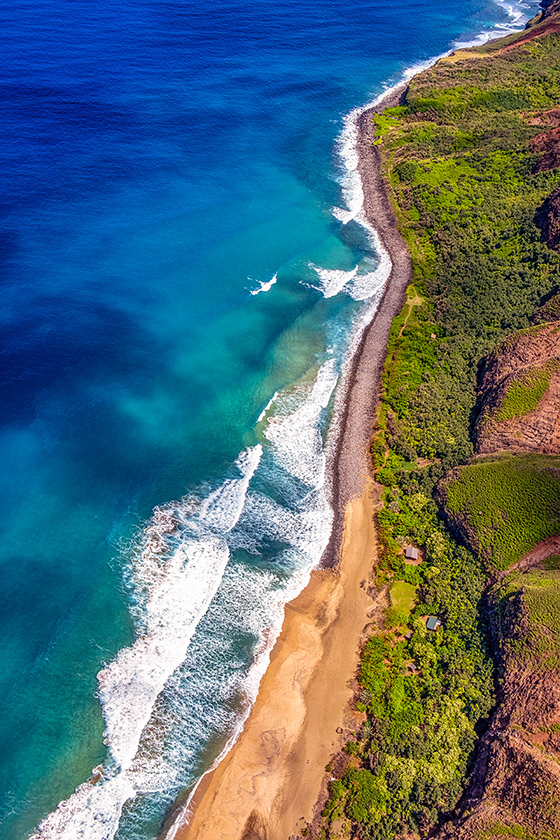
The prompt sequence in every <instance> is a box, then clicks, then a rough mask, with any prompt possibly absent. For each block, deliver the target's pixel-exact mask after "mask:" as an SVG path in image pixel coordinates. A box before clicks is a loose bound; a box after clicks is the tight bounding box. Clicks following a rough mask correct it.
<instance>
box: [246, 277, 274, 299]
mask: <svg viewBox="0 0 560 840" xmlns="http://www.w3.org/2000/svg"><path fill="white" fill-rule="evenodd" d="M277 280H278V275H277V274H274V275H273V276H272V277H271V278H270V280H261V283H260V285H259V287H258V289H249V291H250V293H251V294H252V295H260V293H261V292H269V291H270V290H271V289H272V287H273V286H274V284H275V283H276V282H277Z"/></svg>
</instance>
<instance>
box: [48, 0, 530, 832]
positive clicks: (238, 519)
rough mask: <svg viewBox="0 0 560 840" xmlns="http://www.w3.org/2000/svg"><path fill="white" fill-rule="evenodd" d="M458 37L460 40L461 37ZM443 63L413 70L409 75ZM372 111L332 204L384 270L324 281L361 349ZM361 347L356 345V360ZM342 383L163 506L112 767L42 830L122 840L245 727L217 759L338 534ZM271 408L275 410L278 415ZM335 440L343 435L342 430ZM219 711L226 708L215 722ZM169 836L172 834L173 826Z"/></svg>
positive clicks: (146, 568)
mask: <svg viewBox="0 0 560 840" xmlns="http://www.w3.org/2000/svg"><path fill="white" fill-rule="evenodd" d="M496 2H498V3H501V0H496ZM501 5H503V6H504V7H505V8H506V10H507V11H508V13H509V14H510V18H511V20H512V26H515V24H517V26H519V24H520V22H521V21H522V19H523V17H524V16H525V15H524V13H523V12H522V11H521V10H522V9H523V7H522V6H514V5H511V4H506V3H505V2H504V3H501ZM505 28H507V27H506V25H500V26H498V27H496V29H500V30H502V29H505ZM458 46H459V43H458V44H456V45H455V47H458ZM460 46H463V44H461V45H460ZM465 46H466V45H465ZM434 60H435V59H434ZM431 63H432V62H425V63H423V64H422V65H416V66H414V67H411V68H409V69H408V70H407V71H406V72H405V74H404V76H403V79H402V81H401V82H399V84H402V83H403V82H405V81H408V80H409V79H410V78H412V76H413V75H415V73H417V72H419V71H420V70H422V69H424V68H425V67H427V66H429V64H431ZM387 92H388V91H387V90H386V91H384V92H383V93H382V94H381V95H380V97H379V98H378V100H377V101H379V99H381V98H382V97H383V96H385V95H386V93H387ZM373 104H375V103H371V105H373ZM371 105H370V106H367V107H371ZM361 111H362V109H359V110H358V109H356V110H355V111H353V112H352V113H351V114H349V115H348V117H347V118H346V120H345V127H344V131H343V132H342V135H341V140H340V145H339V152H340V156H341V160H342V162H343V165H344V169H345V179H344V183H343V197H344V201H345V204H346V208H344V209H342V208H335V209H334V210H333V213H334V214H335V216H336V217H337V218H338V219H339V220H340V221H342V222H343V223H345V224H347V223H349V222H350V221H351V220H355V221H356V222H358V223H359V224H363V225H364V227H365V228H366V230H367V231H368V236H370V238H371V242H372V250H374V251H375V253H376V254H377V255H378V256H379V264H378V265H377V266H376V267H375V268H374V269H372V271H364V270H363V269H364V266H363V265H361V266H360V267H359V268H357V269H353V270H352V271H351V272H342V274H344V275H345V276H344V282H342V279H343V278H342V276H341V275H340V273H338V274H337V277H336V279H335V277H334V273H333V270H331V269H321V268H317V267H315V268H316V272H317V275H318V277H319V278H320V280H322V281H324V282H325V288H326V289H331V290H332V289H333V288H335V287H337V286H340V288H339V291H340V290H344V291H345V292H346V293H348V294H349V295H351V296H352V297H353V298H354V299H356V300H367V301H368V303H367V306H366V307H364V309H363V310H362V311H361V313H360V315H359V318H358V320H357V322H356V324H355V327H354V331H353V334H352V340H351V352H353V350H354V348H355V346H356V345H357V342H358V341H359V339H360V337H361V335H362V332H363V329H364V328H365V326H366V325H367V324H368V323H369V322H370V320H371V318H372V317H373V314H374V312H375V309H376V308H377V302H378V299H379V296H380V294H381V292H382V289H383V287H384V283H385V281H386V279H387V277H388V275H389V273H390V268H391V265H390V260H389V257H388V254H387V253H386V252H385V251H384V249H383V246H382V244H381V242H380V240H379V237H378V235H377V233H376V232H375V231H374V230H373V229H372V228H371V227H370V226H369V225H368V224H367V220H366V219H365V216H364V213H363V201H364V198H363V189H362V185H361V179H360V176H359V172H358V158H357V150H356V138H357V119H358V116H359V114H360V113H361ZM319 272H322V273H323V276H321V274H320V273H319ZM349 275H352V276H351V277H350V276H349ZM276 280H277V277H276V275H274V277H273V278H271V280H269V281H267V282H262V283H261V285H260V287H259V288H258V289H255V290H253V291H251V294H259V293H260V292H261V291H262V292H265V291H268V290H269V289H270V288H271V287H272V285H273V284H274V283H275V282H276ZM336 293H337V292H334V294H336ZM326 296H330V295H326ZM349 358H350V354H349V355H348V357H347V361H348V359H349ZM336 381H337V376H336V367H335V364H334V360H330V361H329V362H327V363H325V364H324V365H323V366H322V367H321V368H320V370H319V372H318V375H317V377H316V379H315V380H314V381H313V382H312V383H309V384H307V385H300V386H297V387H296V388H295V389H293V390H292V392H291V393H287V394H278V393H276V394H275V395H274V397H273V398H272V399H271V400H270V402H269V403H268V405H267V406H266V408H265V409H264V410H263V412H262V413H261V415H260V416H259V421H258V422H259V423H260V422H262V421H265V420H266V425H265V428H264V430H263V434H264V438H265V441H266V442H267V443H266V444H265V451H264V453H263V448H262V447H260V446H258V447H253V448H252V449H250V450H247V451H246V452H245V453H242V455H241V456H240V458H239V459H238V462H237V469H238V471H239V473H240V477H238V478H230V479H226V481H224V482H223V484H222V485H221V486H220V487H219V488H218V489H217V490H215V491H213V492H212V493H210V494H208V495H207V496H206V498H205V499H204V500H202V502H200V501H197V500H196V499H188V500H183V502H181V503H179V504H172V505H166V506H165V507H162V508H159V509H157V510H156V511H155V512H154V516H153V519H152V521H151V522H150V523H149V525H148V527H147V528H146V529H145V531H144V535H143V539H142V542H141V545H140V547H139V549H138V551H137V552H136V555H135V558H134V563H133V571H132V575H131V581H132V589H133V593H134V598H135V606H134V612H135V615H136V617H137V619H138V624H139V636H138V638H137V639H136V641H135V642H134V644H133V645H132V646H131V647H129V648H126V649H124V650H122V651H121V652H120V653H119V654H118V655H117V657H116V658H115V659H114V660H113V662H111V663H110V664H109V665H108V666H107V668H105V669H103V671H101V672H100V674H99V696H100V699H101V701H102V703H103V710H104V714H105V720H106V740H107V744H108V747H109V754H110V759H111V760H110V761H109V762H108V765H109V766H108V767H106V768H104V771H103V772H104V775H103V777H101V778H100V779H95V780H94V779H92V780H90V781H89V782H86V783H85V784H83V785H81V786H80V787H79V788H78V789H77V790H76V792H75V793H74V794H73V795H72V796H71V797H69V798H68V799H67V800H65V801H64V802H61V803H60V804H59V806H58V807H57V809H56V810H55V811H54V812H53V813H51V814H50V815H48V816H47V817H46V818H45V819H44V820H43V821H42V823H41V824H40V826H39V828H38V829H37V831H36V833H35V834H34V835H33V838H32V840H55V839H56V840H111V838H113V837H114V835H115V832H116V830H117V827H118V824H119V819H120V815H121V811H122V808H123V805H124V803H125V802H127V801H128V800H130V799H132V798H134V797H135V796H136V795H137V793H138V792H139V791H161V790H166V789H167V790H169V789H170V787H171V786H172V785H173V784H179V783H180V780H181V779H182V775H181V773H182V770H183V768H184V766H185V762H186V759H187V758H190V759H192V758H193V749H194V747H193V746H192V740H193V730H196V731H195V732H194V735H197V736H198V737H199V739H204V738H205V737H207V736H208V732H209V730H210V729H211V726H214V729H215V731H216V727H217V730H218V731H219V730H220V728H221V729H222V731H223V729H224V728H225V727H226V725H229V724H230V723H231V719H230V718H229V717H228V716H227V714H226V713H225V712H224V711H223V710H220V702H221V701H222V700H224V701H225V700H226V699H227V698H230V697H231V696H232V694H235V692H238V693H239V692H241V693H242V694H243V696H244V697H245V703H244V705H243V708H242V711H241V713H240V712H239V711H237V712H236V714H237V723H236V726H235V727H234V729H233V732H232V735H231V737H230V739H229V741H228V743H227V744H226V746H225V747H224V749H223V751H222V753H221V755H220V756H219V757H218V759H217V760H216V762H215V764H217V763H218V762H219V760H220V759H221V757H222V756H223V755H224V754H225V753H226V752H227V751H228V749H229V748H230V747H231V745H232V744H233V743H234V741H235V740H236V738H237V737H238V734H239V732H240V730H241V728H242V725H243V722H244V720H245V719H246V716H247V714H248V713H249V710H250V707H251V704H252V703H253V702H254V699H255V697H256V694H257V691H258V686H259V683H260V680H261V678H262V675H263V674H264V671H265V670H266V667H267V664H268V661H269V657H270V651H271V649H272V646H273V644H274V641H275V640H276V638H277V636H278V634H279V632H280V628H281V625H282V620H283V614H284V607H285V604H286V603H287V601H289V600H291V599H292V598H293V597H295V596H296V595H297V594H298V592H300V591H301V590H302V589H303V587H304V586H305V584H306V583H307V581H308V579H309V574H310V572H311V569H312V568H313V566H314V565H316V564H317V562H318V561H319V559H320V557H321V555H322V553H323V551H324V549H325V547H326V545H327V542H328V539H329V535H330V530H331V527H332V511H331V509H330V506H329V504H328V500H327V494H326V490H325V486H324V481H325V454H324V449H323V446H322V439H321V433H320V424H321V418H322V416H323V412H324V409H325V408H326V406H327V405H328V403H329V401H330V399H331V396H332V393H333V389H334V388H335V385H336ZM341 399H342V389H338V393H337V404H338V403H339V400H341ZM273 406H274V409H275V411H274V413H271V409H272V407H273ZM335 415H336V411H335ZM329 439H331V440H332V439H333V433H332V432H331V434H330V435H329ZM265 462H268V466H267V464H266V463H265ZM259 465H260V467H259ZM263 466H264V467H265V470H264V472H265V474H266V471H267V470H268V472H269V475H270V476H273V474H274V470H275V469H277V468H280V470H281V471H282V472H283V473H286V476H287V477H288V479H287V484H286V486H288V483H289V481H288V480H289V478H293V479H295V481H296V482H302V483H303V485H304V486H305V488H307V489H306V490H305V491H304V495H303V496H301V494H300V496H299V498H296V496H295V495H294V496H292V495H290V493H291V490H290V493H288V490H286V493H288V495H289V496H290V504H289V505H288V506H284V505H283V504H281V503H280V502H278V501H273V500H272V499H271V498H269V497H268V496H265V495H263V494H262V493H256V492H254V491H251V489H250V482H251V478H252V476H253V475H254V472H255V470H256V469H257V467H259V469H261V468H262V467H263ZM267 539H268V540H273V541H276V542H280V543H284V544H285V545H286V549H285V550H284V552H283V553H282V554H281V555H280V557H279V558H278V572H277V573H274V572H273V571H271V570H268V571H264V570H257V569H250V570H249V569H248V568H247V567H246V566H243V565H242V564H234V565H232V564H229V565H228V560H229V558H230V554H231V552H232V551H233V550H235V549H236V548H238V547H245V548H247V549H248V550H253V551H255V552H257V551H258V549H259V545H260V544H261V542H262V540H267ZM205 622H208V633H206V634H204V635H203V637H202V638H200V639H199V640H198V642H197V643H194V644H193V642H192V640H193V634H194V633H195V630H196V629H197V628H198V627H201V626H204V625H205ZM220 628H221V630H220ZM234 629H235V630H236V631H237V632H247V633H252V634H254V635H255V636H258V638H259V642H258V644H257V647H256V649H255V650H254V652H253V661H252V665H251V667H250V668H249V670H248V672H247V673H244V672H243V670H242V668H241V663H239V670H238V671H237V672H236V671H235V668H234V667H233V665H236V663H233V664H232V671H231V674H228V675H223V674H219V673H217V671H216V670H214V671H212V670H211V669H210V664H209V663H211V662H212V659H213V651H214V654H215V656H216V657H217V656H218V655H219V654H220V653H221V654H223V649H224V646H225V645H227V641H228V634H230V633H232V632H233V630H234ZM197 656H198V659H197ZM187 667H188V668H190V669H191V670H190V672H189V673H188V674H187V677H186V678H187V680H188V685H189V686H190V689H189V690H190V691H191V694H188V692H186V691H185V683H184V679H185V676H184V674H183V673H182V671H183V670H184V669H185V668H187ZM205 668H206V669H207V670H206V671H205ZM236 673H237V676H235V674H236ZM193 674H194V675H195V676H194V678H193V676H192V675H193ZM220 679H221V680H222V683H221V684H220V682H219V681H220ZM182 680H183V681H182ZM165 692H168V698H167V699H168V701H169V707H170V710H171V709H173V710H174V715H175V717H173V718H172V719H173V723H175V724H176V725H177V728H178V731H181V730H180V727H181V726H183V727H184V730H183V731H184V733H185V738H183V739H181V738H179V737H177V738H174V739H173V746H172V749H171V750H170V752H169V751H168V752H167V753H166V756H165V760H163V759H162V754H161V751H160V749H159V748H158V746H157V737H158V729H157V727H155V726H153V725H152V724H151V723H148V721H149V720H150V716H151V715H152V712H153V709H154V705H156V704H157V702H158V698H161V697H162V696H163V694H164V693H165ZM197 692H198V697H199V699H198V711H199V715H200V716H199V718H198V719H197V717H196V714H195V711H196V709H197V705H196V696H197ZM208 692H212V696H213V697H215V698H216V702H215V703H212V704H208V703H207V702H206V703H204V700H207V696H208ZM173 704H175V706H173ZM170 710H168V712H167V713H168V714H169V715H171V711H170ZM211 713H213V714H214V717H213V718H212V719H211V720H210V719H209V718H208V715H210V714H211ZM205 715H206V717H205ZM164 717H165V715H163V718H164ZM163 718H162V719H163ZM170 720H171V717H170ZM146 724H147V725H146ZM197 727H198V729H197ZM187 735H188V736H190V737H186V736H187ZM139 745H141V746H140V747H139ZM189 750H190V751H191V752H189ZM182 819H184V817H181V818H180V819H179V820H178V821H177V823H176V825H178V824H179V822H180V821H181V820H182ZM169 836H170V837H172V836H174V830H173V829H172V831H171V832H170V835H169Z"/></svg>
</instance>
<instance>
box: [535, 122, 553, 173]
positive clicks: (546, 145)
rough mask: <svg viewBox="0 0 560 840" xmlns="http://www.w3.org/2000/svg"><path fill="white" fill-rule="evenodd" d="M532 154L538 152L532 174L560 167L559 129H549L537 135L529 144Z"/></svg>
mask: <svg viewBox="0 0 560 840" xmlns="http://www.w3.org/2000/svg"><path fill="white" fill-rule="evenodd" d="M529 148H530V149H531V151H532V152H539V153H540V154H541V156H540V158H539V159H538V160H537V162H536V163H535V165H534V167H533V172H547V171H548V170H549V169H556V168H557V167H558V166H560V127H558V128H550V129H549V130H548V131H543V133H542V134H537V135H536V137H533V139H532V140H531V141H530V143H529Z"/></svg>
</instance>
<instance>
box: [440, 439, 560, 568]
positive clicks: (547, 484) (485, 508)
mask: <svg viewBox="0 0 560 840" xmlns="http://www.w3.org/2000/svg"><path fill="white" fill-rule="evenodd" d="M442 496H443V498H444V500H445V506H446V510H447V512H448V515H449V517H450V519H451V521H452V522H453V523H454V525H455V527H456V528H457V530H458V531H459V532H460V533H461V535H462V536H463V538H464V539H465V540H466V541H467V542H468V543H469V545H471V547H472V548H473V550H475V551H476V552H478V554H479V555H480V556H481V557H482V558H484V559H485V560H486V561H488V563H489V565H491V566H494V567H495V568H498V569H507V568H509V567H510V566H511V565H512V564H513V563H515V562H517V561H518V560H521V558H522V557H523V556H524V555H525V554H527V552H529V551H530V550H531V549H532V548H533V547H534V546H535V545H536V544H537V543H539V542H541V541H542V540H544V539H546V538H547V537H551V536H554V535H555V534H558V533H560V458H552V457H548V456H546V455H512V456H505V457H500V458H493V457H490V458H485V459H483V460H479V461H476V462H475V463H472V464H469V465H468V466H464V467H460V468H459V470H458V471H457V472H456V473H455V474H454V476H453V477H452V478H451V479H450V480H449V481H448V482H446V484H445V486H444V488H443V489H442Z"/></svg>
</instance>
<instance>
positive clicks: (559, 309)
mask: <svg viewBox="0 0 560 840" xmlns="http://www.w3.org/2000/svg"><path fill="white" fill-rule="evenodd" d="M535 321H537V322H540V321H560V292H556V294H554V295H552V297H550V298H549V299H548V300H547V301H546V302H545V303H543V305H542V306H541V308H540V309H539V311H538V312H537V314H536V315H535Z"/></svg>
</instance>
